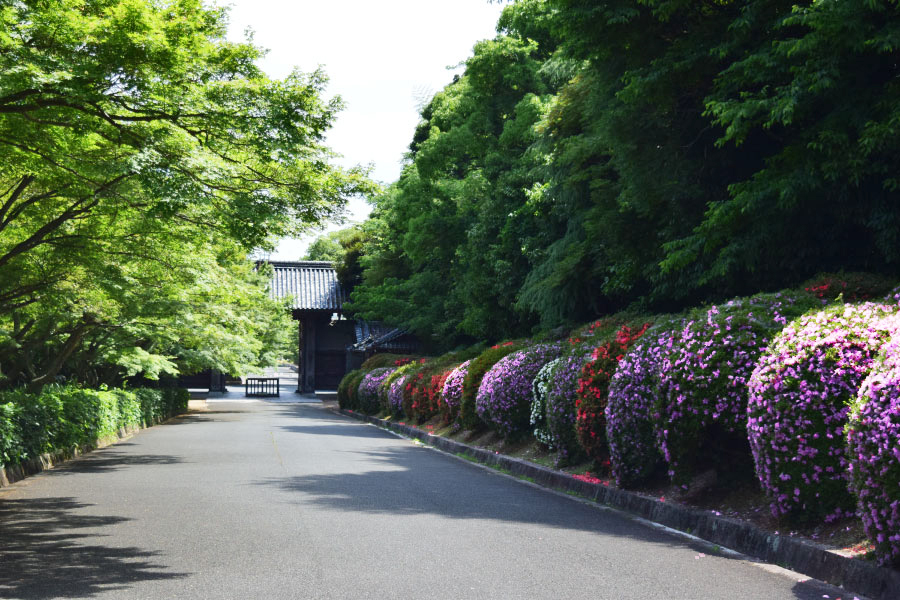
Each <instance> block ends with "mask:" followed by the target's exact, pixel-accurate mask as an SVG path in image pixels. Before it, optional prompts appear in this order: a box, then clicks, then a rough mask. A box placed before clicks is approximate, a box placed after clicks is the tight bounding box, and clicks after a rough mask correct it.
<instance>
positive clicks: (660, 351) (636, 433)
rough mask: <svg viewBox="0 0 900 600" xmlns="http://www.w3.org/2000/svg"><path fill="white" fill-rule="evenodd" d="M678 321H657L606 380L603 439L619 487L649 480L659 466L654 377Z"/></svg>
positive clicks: (663, 362) (656, 380)
mask: <svg viewBox="0 0 900 600" xmlns="http://www.w3.org/2000/svg"><path fill="white" fill-rule="evenodd" d="M677 327H679V323H676V322H668V323H661V324H659V325H657V326H656V327H654V328H653V329H651V330H650V331H648V332H647V333H645V334H644V337H643V338H641V339H640V340H639V341H638V342H637V343H636V344H635V345H634V346H633V347H632V348H631V350H629V352H628V353H627V354H626V355H625V356H624V357H622V360H620V361H619V365H618V367H617V368H616V372H615V373H614V374H613V376H612V378H611V379H610V381H609V396H608V399H607V404H606V439H607V442H608V444H609V462H610V468H611V469H612V473H613V477H615V479H616V483H617V484H618V485H619V486H623V487H624V486H633V485H635V484H637V483H640V482H642V481H644V480H646V479H647V478H649V477H650V476H651V475H652V474H653V473H654V472H655V471H656V470H657V469H658V467H659V466H660V464H661V463H662V455H661V454H660V452H659V449H658V448H657V445H656V434H655V423H656V421H658V420H659V419H660V415H659V413H658V412H657V408H656V395H657V391H658V388H659V378H660V373H661V372H662V370H663V369H664V368H665V367H666V364H667V362H668V361H669V360H670V359H669V355H670V353H671V352H672V349H673V347H674V344H675V329H676V328H677Z"/></svg>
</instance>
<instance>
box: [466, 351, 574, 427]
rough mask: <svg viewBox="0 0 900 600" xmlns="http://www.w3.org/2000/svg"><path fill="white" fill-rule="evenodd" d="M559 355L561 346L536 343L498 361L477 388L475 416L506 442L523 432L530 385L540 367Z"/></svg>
mask: <svg viewBox="0 0 900 600" xmlns="http://www.w3.org/2000/svg"><path fill="white" fill-rule="evenodd" d="M561 352H562V345H561V344H558V343H557V344H537V345H534V346H531V347H529V348H526V349H524V350H520V351H518V352H513V353H512V354H508V355H507V356H504V357H503V358H501V359H500V360H499V361H497V362H496V363H495V364H494V366H493V367H491V368H490V369H489V370H488V372H487V373H485V374H484V377H483V378H482V380H481V385H480V386H479V387H478V393H477V394H476V396H475V412H476V413H477V414H478V417H479V418H480V419H481V420H482V421H484V422H485V423H487V424H488V425H490V426H491V427H493V428H494V429H495V430H496V431H497V432H498V433H499V434H500V435H502V436H503V437H504V438H506V439H510V438H515V437H517V436H519V435H522V434H523V433H526V432H527V431H528V425H529V418H530V416H531V382H532V381H533V380H534V377H535V375H537V373H538V371H540V369H541V367H543V366H544V365H545V364H547V363H548V362H550V361H551V360H553V359H554V358H557V357H558V356H559V355H560V353H561Z"/></svg>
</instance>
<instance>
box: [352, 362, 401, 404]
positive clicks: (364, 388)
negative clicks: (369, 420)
mask: <svg viewBox="0 0 900 600" xmlns="http://www.w3.org/2000/svg"><path fill="white" fill-rule="evenodd" d="M395 370H396V367H383V368H380V369H372V370H371V371H369V372H368V373H366V374H365V376H364V377H363V378H362V381H361V382H360V383H359V386H358V389H357V392H356V396H357V402H358V404H359V410H360V411H362V412H364V413H366V414H368V415H374V414H376V413H378V412H379V411H380V410H381V402H380V399H379V392H380V390H381V385H382V384H383V383H384V382H385V380H386V379H387V378H388V377H390V375H391V373H393V372H394V371H395Z"/></svg>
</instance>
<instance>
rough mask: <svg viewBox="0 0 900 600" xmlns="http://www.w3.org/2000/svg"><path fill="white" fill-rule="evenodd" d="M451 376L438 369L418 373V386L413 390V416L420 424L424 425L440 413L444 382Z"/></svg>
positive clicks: (416, 379)
mask: <svg viewBox="0 0 900 600" xmlns="http://www.w3.org/2000/svg"><path fill="white" fill-rule="evenodd" d="M449 374H450V372H449V371H444V370H443V369H440V368H438V369H437V372H433V371H432V369H423V370H421V371H419V372H418V373H416V375H415V381H416V385H415V386H414V387H413V388H412V414H411V415H410V416H414V417H415V418H416V420H417V421H418V422H419V423H423V422H425V421H427V420H428V419H430V418H431V417H433V416H434V415H436V414H438V412H440V398H441V389H442V388H443V387H444V380H445V379H447V376H448V375H449Z"/></svg>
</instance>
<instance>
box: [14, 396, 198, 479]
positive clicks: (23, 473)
mask: <svg viewBox="0 0 900 600" xmlns="http://www.w3.org/2000/svg"><path fill="white" fill-rule="evenodd" d="M181 414H187V413H181ZM178 416H180V415H172V416H171V417H167V418H165V419H154V420H153V422H152V423H143V422H142V423H141V425H136V426H132V425H128V426H126V427H121V428H119V430H118V431H117V432H116V434H115V435H111V436H109V437H106V438H101V439H99V440H96V441H95V442H94V443H93V444H91V445H90V446H87V447H84V448H78V447H75V448H65V449H63V450H57V451H55V452H47V453H44V454H41V455H40V456H35V457H32V458H29V459H28V460H26V461H25V462H21V463H16V464H14V465H6V466H3V467H0V489H3V488H5V487H9V486H11V485H12V484H14V483H16V482H18V481H22V480H23V479H25V478H26V477H31V476H32V475H37V474H38V473H41V472H43V471H47V470H49V469H52V468H53V467H55V466H58V465H60V464H62V463H64V462H67V461H70V460H72V459H73V458H77V457H79V456H82V455H84V454H87V453H89V452H93V451H94V450H99V449H100V448H105V447H107V446H111V445H113V444H115V443H116V442H119V441H121V440H124V439H126V438H129V437H131V436H132V435H134V434H135V433H137V432H139V431H141V430H142V429H148V428H150V427H153V426H154V425H159V424H160V423H165V422H166V421H168V420H170V419H174V418H175V417H178Z"/></svg>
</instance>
